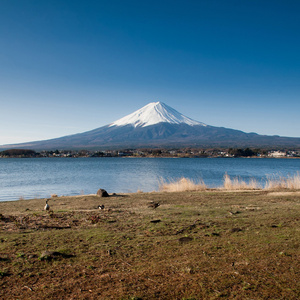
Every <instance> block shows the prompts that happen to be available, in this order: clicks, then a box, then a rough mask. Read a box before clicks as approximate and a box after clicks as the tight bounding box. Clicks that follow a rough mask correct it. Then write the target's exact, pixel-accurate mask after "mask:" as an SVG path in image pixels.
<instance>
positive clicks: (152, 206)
mask: <svg viewBox="0 0 300 300" xmlns="http://www.w3.org/2000/svg"><path fill="white" fill-rule="evenodd" d="M159 206H160V203H158V202H153V201H151V202H150V203H149V205H148V207H150V208H154V209H155V208H157V207H159Z"/></svg>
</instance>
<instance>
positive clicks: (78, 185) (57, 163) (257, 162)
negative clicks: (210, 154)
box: [0, 158, 300, 201]
mask: <svg viewBox="0 0 300 300" xmlns="http://www.w3.org/2000/svg"><path fill="white" fill-rule="evenodd" d="M299 170H300V159H276V158H188V159H187V158H32V159H31V158H28V159H19V158H7V159H4V158H3V159H0V201H8V200H18V199H21V198H22V199H31V198H46V197H50V195H51V194H57V195H58V196H61V195H65V196H67V195H68V196H69V195H80V194H95V193H96V192H97V190H98V189H99V188H104V189H106V190H107V191H108V192H109V193H128V192H137V191H138V190H141V191H144V192H150V191H154V190H155V191H157V190H158V188H159V182H160V180H161V179H164V180H176V179H180V178H181V177H187V178H190V179H194V180H200V179H202V180H203V181H204V182H205V184H206V185H208V186H209V187H218V186H221V185H222V184H223V177H224V174H225V173H227V174H228V175H229V176H230V177H236V176H238V177H240V178H241V179H244V180H246V181H248V180H250V179H251V178H254V179H256V180H258V181H259V182H264V181H265V180H266V179H267V178H268V177H273V176H292V175H294V174H296V173H297V172H299Z"/></svg>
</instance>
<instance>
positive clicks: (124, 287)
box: [0, 191, 300, 300]
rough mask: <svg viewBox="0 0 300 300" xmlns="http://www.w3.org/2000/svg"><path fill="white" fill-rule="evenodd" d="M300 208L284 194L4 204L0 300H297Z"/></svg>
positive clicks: (0, 209) (298, 198)
mask: <svg viewBox="0 0 300 300" xmlns="http://www.w3.org/2000/svg"><path fill="white" fill-rule="evenodd" d="M158 203H159V204H160V205H159V206H157V205H155V204H158ZM101 204H103V205H104V207H105V208H104V210H99V209H98V208H97V207H98V205H101ZM299 204H300V195H299V193H298V192H284V191H283V192H276V193H272V192H265V191H251V192H249V191H243V192H222V191H202V192H186V193H138V194H126V195H125V194H124V195H116V196H114V197H109V198H99V197H97V196H94V195H89V196H79V197H58V198H53V199H51V200H50V201H49V205H50V208H51V211H50V212H45V211H43V207H44V205H45V199H33V200H24V201H14V202H0V286H1V288H0V298H1V299H132V300H133V299H186V300H187V299H217V298H226V299H299V298H300V271H299V270H300V260H299V254H300V252H299V242H300V233H299V228H300V226H299V225H300V205H299ZM155 207H156V208H155ZM45 251H47V252H45Z"/></svg>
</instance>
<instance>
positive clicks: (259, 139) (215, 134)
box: [0, 102, 300, 150]
mask: <svg viewBox="0 0 300 300" xmlns="http://www.w3.org/2000/svg"><path fill="white" fill-rule="evenodd" d="M142 147H203V148H207V147H232V148H237V147H277V148H278V147H300V138H290V137H280V136H267V135H259V134H256V133H246V132H243V131H240V130H235V129H230V128H224V127H215V126H210V125H206V124H204V123H201V122H198V121H195V120H193V119H191V118H188V117H186V116H184V115H183V114H181V113H179V112H178V111H176V110H175V109H173V108H172V107H170V106H168V105H166V104H164V103H162V102H153V103H149V104H148V105H146V106H144V107H142V108H141V109H139V110H137V111H135V112H133V113H132V114H129V115H127V116H125V117H123V118H121V119H119V120H117V121H115V122H113V123H111V124H108V125H106V126H103V127H100V128H97V129H94V130H91V131H87V132H83V133H78V134H73V135H69V136H64V137H60V138H56V139H50V140H44V141H35V142H29V143H22V144H14V145H3V146H0V148H2V149H10V148H22V149H34V150H55V149H59V150H62V149H65V150H66V149H70V150H71V149H121V148H122V149H124V148H142Z"/></svg>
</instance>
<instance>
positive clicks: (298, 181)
mask: <svg viewBox="0 0 300 300" xmlns="http://www.w3.org/2000/svg"><path fill="white" fill-rule="evenodd" d="M264 189H265V190H282V189H289V190H299V189H300V174H299V173H297V174H295V175H294V176H288V177H282V176H280V177H279V178H277V179H276V178H268V180H267V182H266V184H265V187H264Z"/></svg>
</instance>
